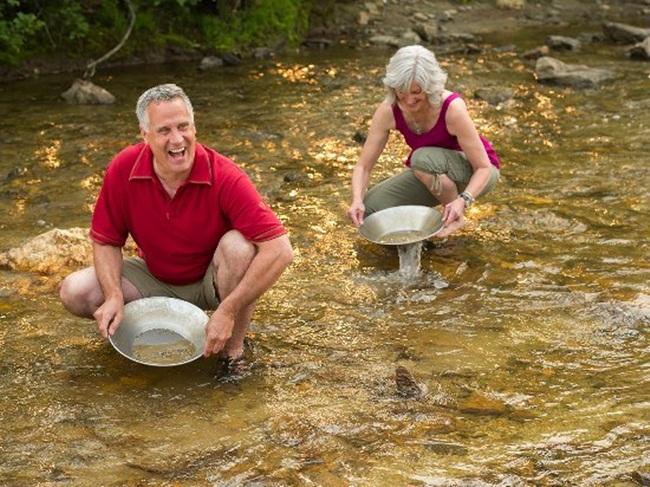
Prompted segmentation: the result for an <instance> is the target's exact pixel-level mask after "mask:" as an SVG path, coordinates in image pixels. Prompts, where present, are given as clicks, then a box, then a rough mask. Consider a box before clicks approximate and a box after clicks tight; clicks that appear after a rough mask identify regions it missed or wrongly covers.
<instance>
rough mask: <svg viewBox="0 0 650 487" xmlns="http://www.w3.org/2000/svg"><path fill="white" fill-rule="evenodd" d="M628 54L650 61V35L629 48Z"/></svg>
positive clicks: (631, 56)
mask: <svg viewBox="0 0 650 487" xmlns="http://www.w3.org/2000/svg"><path fill="white" fill-rule="evenodd" d="M627 55H628V56H630V58H632V59H640V60H642V61H650V37H646V38H645V40H644V41H643V42H639V43H638V44H635V45H633V46H632V47H630V48H629V49H628V50H627Z"/></svg>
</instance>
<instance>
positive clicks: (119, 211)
mask: <svg viewBox="0 0 650 487" xmlns="http://www.w3.org/2000/svg"><path fill="white" fill-rule="evenodd" d="M232 229H236V230H239V231H240V232H241V233H242V234H243V235H244V237H246V238H247V239H248V240H250V241H253V242H261V241H264V240H271V239H274V238H276V237H279V236H280V235H282V234H284V233H286V230H285V229H284V227H283V226H282V223H281V222H280V220H279V219H278V218H277V216H276V215H275V214H274V213H273V211H272V210H271V209H270V208H269V207H268V206H267V205H266V204H265V203H264V202H263V201H262V198H261V196H260V195H259V193H258V192H257V190H256V189H255V187H254V186H253V183H251V181H250V180H249V179H248V177H247V176H246V174H245V173H244V171H242V170H241V169H240V168H239V167H237V166H236V165H235V163H234V162H232V161H231V160H230V159H228V158H226V157H224V156H222V155H221V154H219V153H217V152H216V151H214V150H212V149H210V148H208V147H205V146H202V145H201V144H198V143H197V144H196V154H195V156H194V165H193V166H192V170H191V172H190V175H189V177H188V179H187V181H185V183H183V185H182V186H181V187H180V188H178V190H177V191H176V194H175V195H174V198H170V197H169V195H168V194H167V192H166V191H165V189H164V188H163V186H162V183H161V182H160V180H159V179H158V176H156V174H155V172H154V168H153V153H152V152H151V150H150V148H149V146H148V145H146V144H144V143H140V144H137V145H133V146H130V147H127V148H126V149H124V150H123V151H121V152H120V153H119V154H118V155H117V156H116V157H115V158H114V159H113V160H112V161H111V163H110V164H109V166H108V169H107V170H106V175H105V176H104V184H103V186H102V189H101V191H100V193H99V197H98V198H97V203H96V205H95V210H94V212H93V218H92V225H91V229H90V236H91V238H92V239H93V240H94V241H96V242H98V243H100V244H107V245H113V246H116V247H122V246H123V245H124V243H125V241H126V238H127V236H128V234H129V233H130V234H131V235H132V236H133V239H134V240H135V242H136V244H137V245H138V248H139V251H140V255H141V256H142V258H143V259H144V260H145V262H146V263H147V267H148V268H149V270H150V271H151V273H152V274H153V275H154V276H156V277H157V278H158V279H160V280H161V281H164V282H167V283H169V284H175V285H183V284H189V283H192V282H195V281H198V280H199V279H201V278H202V277H203V275H204V274H205V271H206V269H207V268H208V265H209V263H210V261H211V259H212V256H213V255H214V251H215V250H216V248H217V244H218V243H219V240H220V239H221V237H222V236H223V234H224V233H226V232H227V231H229V230H232Z"/></svg>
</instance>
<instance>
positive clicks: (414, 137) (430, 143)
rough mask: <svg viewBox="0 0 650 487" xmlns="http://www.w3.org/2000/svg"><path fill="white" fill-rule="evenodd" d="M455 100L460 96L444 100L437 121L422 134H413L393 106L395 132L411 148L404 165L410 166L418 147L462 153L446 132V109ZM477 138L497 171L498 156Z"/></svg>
mask: <svg viewBox="0 0 650 487" xmlns="http://www.w3.org/2000/svg"><path fill="white" fill-rule="evenodd" d="M456 98H460V95H459V94H458V93H452V94H451V95H449V96H448V97H447V98H446V99H445V101H443V102H442V107H440V114H439V115H438V120H437V121H436V123H435V125H434V126H433V128H432V129H431V130H429V131H428V132H425V133H423V134H416V133H415V132H413V131H412V130H411V129H410V128H409V126H408V124H407V123H406V119H405V118H404V114H403V113H402V110H401V109H400V108H399V106H398V105H397V103H394V104H393V116H394V117H395V128H397V130H399V131H400V132H401V133H402V135H403V136H404V140H405V141H406V143H407V144H408V146H409V147H410V148H411V152H410V153H409V156H408V158H407V159H406V161H405V162H404V164H406V165H407V166H409V167H410V166H411V154H413V151H414V150H415V149H419V148H420V147H442V148H443V149H451V150H457V151H462V149H461V148H460V145H459V144H458V139H457V138H456V136H455V135H451V134H450V133H449V131H448V130H447V122H446V121H445V115H446V114H447V108H449V104H450V103H451V102H452V101H454V100H455V99H456ZM479 137H480V138H481V142H483V147H485V152H487V155H488V159H490V162H491V163H492V165H493V166H494V167H496V168H497V169H499V168H500V167H501V161H500V160H499V156H498V155H497V153H496V151H495V150H494V149H493V148H492V146H491V145H490V142H488V140H487V139H486V138H485V137H483V136H482V135H480V136H479Z"/></svg>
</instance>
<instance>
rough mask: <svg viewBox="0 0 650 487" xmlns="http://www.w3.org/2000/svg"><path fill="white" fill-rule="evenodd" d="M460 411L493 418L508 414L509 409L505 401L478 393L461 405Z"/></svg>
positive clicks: (473, 393) (474, 393)
mask: <svg viewBox="0 0 650 487" xmlns="http://www.w3.org/2000/svg"><path fill="white" fill-rule="evenodd" d="M459 409H460V411H461V412H463V413H471V414H481V415H491V416H500V415H502V414H505V413H506V412H508V407H507V405H506V404H505V403H504V402H503V401H501V400H499V399H496V398H493V397H489V396H487V395H485V394H481V393H479V392H476V391H474V392H472V393H471V394H470V395H469V397H468V398H467V399H465V400H464V401H462V402H461V403H460V405H459Z"/></svg>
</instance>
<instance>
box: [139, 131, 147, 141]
mask: <svg viewBox="0 0 650 487" xmlns="http://www.w3.org/2000/svg"><path fill="white" fill-rule="evenodd" d="M140 137H142V140H143V141H144V142H145V144H146V143H147V132H145V130H144V129H143V128H142V127H140Z"/></svg>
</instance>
